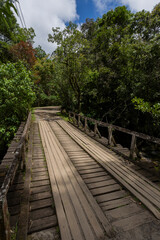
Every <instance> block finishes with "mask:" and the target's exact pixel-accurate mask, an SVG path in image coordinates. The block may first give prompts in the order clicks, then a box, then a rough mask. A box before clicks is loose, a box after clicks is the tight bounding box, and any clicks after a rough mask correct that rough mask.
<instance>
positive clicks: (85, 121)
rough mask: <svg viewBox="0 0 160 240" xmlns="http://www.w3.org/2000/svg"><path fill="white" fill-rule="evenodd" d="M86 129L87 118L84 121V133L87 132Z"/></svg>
mask: <svg viewBox="0 0 160 240" xmlns="http://www.w3.org/2000/svg"><path fill="white" fill-rule="evenodd" d="M87 127H88V124H87V118H85V119H84V131H85V132H86V131H87Z"/></svg>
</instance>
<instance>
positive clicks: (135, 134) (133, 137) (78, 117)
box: [69, 112, 160, 159]
mask: <svg viewBox="0 0 160 240" xmlns="http://www.w3.org/2000/svg"><path fill="white" fill-rule="evenodd" d="M69 118H70V119H71V118H72V119H73V122H74V123H75V124H76V125H77V126H78V127H83V129H84V131H87V129H88V122H91V123H92V124H94V135H97V134H98V136H99V137H101V134H100V132H99V130H98V126H102V127H107V128H108V145H109V146H113V145H116V143H115V141H114V138H113V130H118V131H120V132H123V133H126V134H129V135H131V143H130V158H131V159H134V156H135V154H136V155H137V147H136V140H137V138H141V139H144V140H147V141H150V142H152V143H156V144H159V145H160V139H159V138H155V137H152V136H149V135H146V134H143V133H139V132H135V131H131V130H129V129H126V128H123V127H119V126H115V125H112V124H109V123H105V122H101V121H98V120H95V119H93V118H89V117H86V116H82V115H80V114H77V113H75V112H69ZM81 120H83V121H84V126H83V124H82V121H81Z"/></svg>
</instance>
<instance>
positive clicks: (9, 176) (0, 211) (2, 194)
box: [0, 112, 31, 240]
mask: <svg viewBox="0 0 160 240" xmlns="http://www.w3.org/2000/svg"><path fill="white" fill-rule="evenodd" d="M30 123H31V112H30V113H29V115H28V118H27V121H26V124H25V127H24V130H23V133H22V136H21V138H20V141H19V143H18V146H17V147H16V149H15V151H14V155H13V160H12V164H11V166H10V167H9V168H8V171H7V173H6V175H5V178H4V181H3V183H2V186H1V188H0V240H1V239H3V240H9V239H10V221H9V214H8V204H7V193H8V190H9V187H10V185H11V184H12V183H13V180H14V177H15V174H16V171H17V169H18V166H19V164H20V160H22V161H23V165H25V145H26V141H27V140H28V130H29V127H30Z"/></svg>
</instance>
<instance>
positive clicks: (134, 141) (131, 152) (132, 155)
mask: <svg viewBox="0 0 160 240" xmlns="http://www.w3.org/2000/svg"><path fill="white" fill-rule="evenodd" d="M135 149H136V136H135V134H133V135H132V140H131V147H130V158H132V159H134V153H135Z"/></svg>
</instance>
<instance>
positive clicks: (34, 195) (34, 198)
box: [30, 192, 52, 201]
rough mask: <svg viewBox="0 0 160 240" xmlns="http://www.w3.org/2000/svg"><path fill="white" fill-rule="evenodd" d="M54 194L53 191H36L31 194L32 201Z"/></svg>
mask: <svg viewBox="0 0 160 240" xmlns="http://www.w3.org/2000/svg"><path fill="white" fill-rule="evenodd" d="M51 197H52V194H51V192H43V193H35V194H32V195H31V196H30V201H36V200H41V199H46V198H51Z"/></svg>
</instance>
